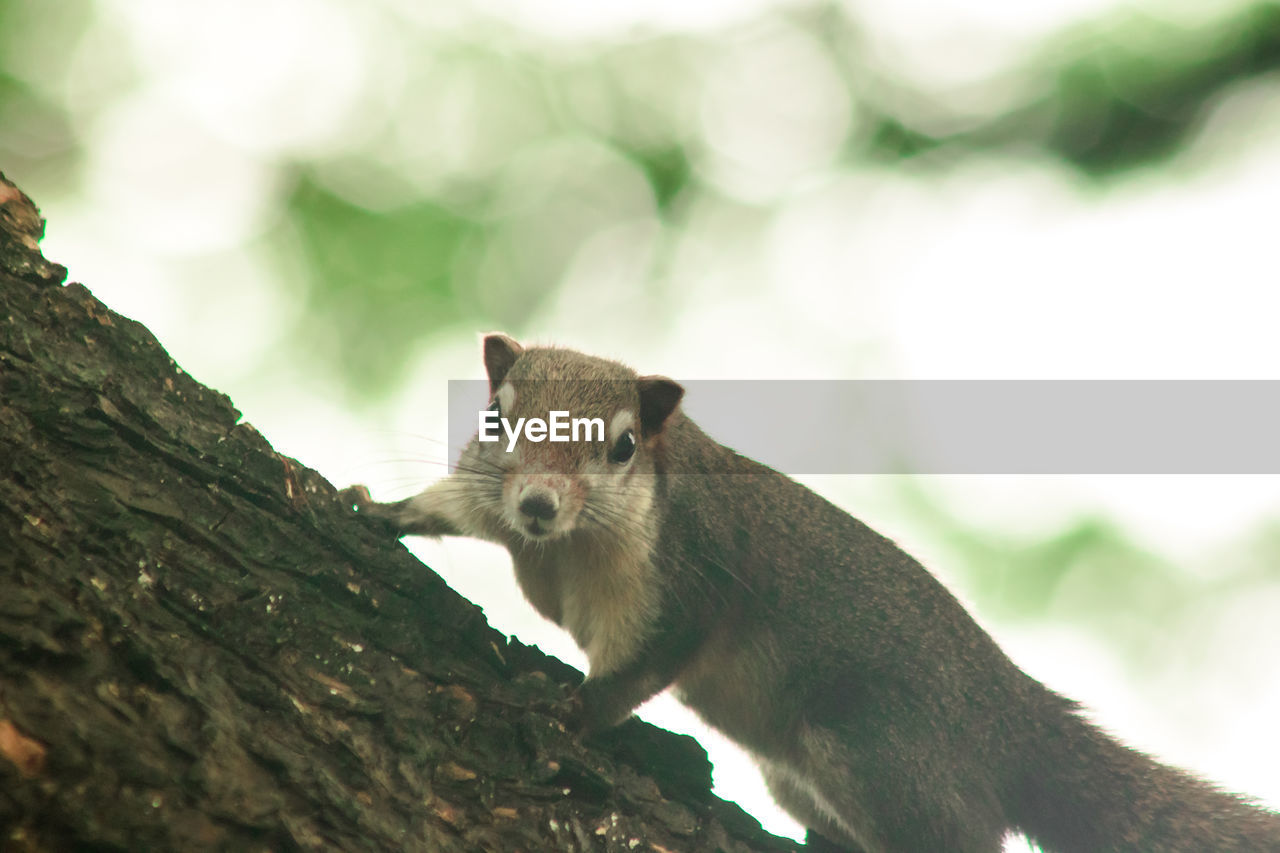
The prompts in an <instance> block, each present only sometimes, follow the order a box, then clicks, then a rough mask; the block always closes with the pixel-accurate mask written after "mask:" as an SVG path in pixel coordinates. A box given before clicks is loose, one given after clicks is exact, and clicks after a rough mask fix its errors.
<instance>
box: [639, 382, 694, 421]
mask: <svg viewBox="0 0 1280 853" xmlns="http://www.w3.org/2000/svg"><path fill="white" fill-rule="evenodd" d="M639 384H640V432H641V433H642V434H644V435H645V436H652V435H657V434H658V433H660V432H662V426H663V424H665V423H666V422H667V418H668V417H670V416H671V413H672V412H674V411H675V410H676V406H679V405H680V398H682V397H683V396H684V388H682V387H681V386H680V383H678V382H676V381H675V380H673V379H668V378H667V377H665V376H641V377H640V379H639Z"/></svg>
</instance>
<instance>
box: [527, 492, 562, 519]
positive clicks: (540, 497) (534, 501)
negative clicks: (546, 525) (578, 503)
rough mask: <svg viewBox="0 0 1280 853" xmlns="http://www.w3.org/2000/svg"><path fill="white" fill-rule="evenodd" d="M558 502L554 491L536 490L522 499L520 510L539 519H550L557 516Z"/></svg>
mask: <svg viewBox="0 0 1280 853" xmlns="http://www.w3.org/2000/svg"><path fill="white" fill-rule="evenodd" d="M557 503H558V502H557V501H556V499H555V494H554V493H545V492H535V493H534V494H531V495H528V496H527V497H524V498H522V499H521V500H520V512H522V513H523V514H525V515H527V516H529V517H530V518H536V519H538V520H539V521H550V520H551V519H553V518H555V517H556V512H557V511H558V509H559V508H558V507H557V506H556V504H557Z"/></svg>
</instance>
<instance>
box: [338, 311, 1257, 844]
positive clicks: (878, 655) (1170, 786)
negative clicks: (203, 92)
mask: <svg viewBox="0 0 1280 853" xmlns="http://www.w3.org/2000/svg"><path fill="white" fill-rule="evenodd" d="M483 352H484V365H485V369H486V371H487V373H488V377H489V389H490V392H491V403H490V405H489V412H490V413H493V414H494V415H495V422H496V419H497V418H499V417H500V418H506V419H507V420H508V422H512V421H514V422H518V421H516V419H517V418H519V417H524V418H535V417H541V418H546V417H547V416H548V414H549V413H552V412H556V411H564V412H572V413H573V414H575V415H583V416H587V417H589V418H598V419H599V420H600V422H601V424H602V426H603V428H604V429H603V432H604V435H603V436H600V437H601V438H602V439H603V440H596V441H576V442H572V441H571V442H549V441H537V440H531V434H530V433H525V435H524V437H523V438H520V439H519V440H516V439H514V438H513V439H512V440H511V441H510V442H508V441H506V440H505V438H504V440H502V441H498V442H494V441H492V440H488V441H480V440H479V438H480V437H481V436H480V435H479V434H477V436H476V437H475V438H473V439H472V440H471V442H470V443H469V444H468V445H467V447H466V448H465V449H464V451H463V453H462V456H461V458H460V460H459V462H458V464H457V466H456V468H455V469H454V471H453V472H452V473H451V474H450V475H449V476H448V477H446V478H444V479H443V480H441V481H439V482H437V483H435V484H434V485H432V486H430V487H429V488H427V489H426V490H425V491H423V492H422V493H420V494H418V495H417V496H415V497H411V498H408V499H406V500H403V501H399V502H394V503H375V502H373V501H372V500H371V499H370V497H369V493H368V490H367V489H365V488H364V487H362V486H353V487H351V488H349V489H348V490H346V491H345V492H344V493H343V494H344V497H345V498H347V499H348V502H349V503H351V504H353V505H354V506H355V508H356V509H357V511H359V512H362V513H366V514H368V515H370V516H372V517H374V518H377V519H380V520H382V521H384V522H387V523H390V524H391V525H393V526H395V527H396V528H397V530H398V533H400V534H419V535H427V536H442V535H463V536H472V537H478V538H480V539H484V540H488V541H492V542H496V543H499V544H502V545H504V546H506V548H507V549H508V550H509V551H510V552H511V556H512V560H513V563H514V567H515V576H516V580H517V582H518V583H519V585H520V588H521V591H522V592H523V593H524V595H525V597H526V598H527V599H528V600H529V602H530V603H531V604H532V605H533V606H534V608H536V609H537V611H538V612H539V613H541V614H542V615H543V616H545V617H546V618H548V619H550V620H551V621H553V622H555V623H557V624H559V625H560V626H562V627H564V628H565V629H567V630H568V631H569V632H570V634H571V635H572V636H573V639H574V641H575V642H576V643H577V644H578V645H579V646H580V647H581V648H582V649H583V651H584V652H585V653H586V655H587V658H588V661H589V664H590V666H589V676H588V677H587V679H586V680H585V681H584V682H583V683H582V685H581V686H580V687H579V688H578V691H577V693H576V694H575V702H574V708H575V719H574V724H575V725H577V726H579V727H580V729H581V730H582V731H584V732H586V733H590V732H594V731H599V730H601V729H604V728H608V727H611V726H613V725H616V724H618V723H620V722H622V721H623V720H625V719H626V718H627V717H629V716H630V715H631V713H632V711H633V710H634V709H635V708H636V707H637V706H639V705H640V704H641V703H643V702H644V701H645V700H647V699H649V698H650V697H652V696H654V695H656V694H657V693H659V692H661V691H662V690H664V689H665V688H667V687H672V686H673V687H674V689H675V694H676V697H677V698H678V699H679V700H680V701H681V702H683V703H684V704H686V705H688V706H689V707H690V708H692V709H693V710H694V711H695V712H696V713H697V714H698V715H699V716H700V717H701V718H702V719H703V720H705V721H706V722H707V723H708V724H709V725H711V726H712V727H714V728H716V729H718V730H720V731H721V732H723V733H724V734H725V735H726V736H728V737H729V738H730V739H731V740H733V741H735V742H737V743H738V744H739V745H741V746H742V747H744V748H745V749H746V750H747V751H748V752H749V753H751V755H752V756H753V758H754V759H755V760H756V762H757V763H758V765H759V766H760V768H761V770H762V773H763V775H764V778H765V781H766V783H767V785H768V787H769V790H770V792H771V793H772V794H773V796H774V798H775V799H776V800H777V801H778V803H779V804H780V805H781V806H782V807H783V808H784V809H786V810H787V811H788V812H789V813H790V814H791V815H793V816H794V817H795V818H796V819H797V820H798V821H799V822H800V823H802V824H803V825H804V826H805V827H806V828H807V833H808V834H807V840H808V843H809V844H812V845H814V846H815V847H825V849H836V850H847V851H855V853H998V851H1000V850H1001V849H1002V844H1003V840H1004V838H1005V837H1006V836H1008V835H1010V834H1011V833H1022V834H1023V835H1025V836H1027V837H1028V838H1030V839H1031V840H1032V841H1034V842H1035V843H1037V844H1039V845H1040V846H1041V847H1042V848H1043V849H1044V850H1046V851H1053V853H1209V851H1213V853H1267V851H1274V853H1280V814H1276V813H1274V812H1271V811H1267V810H1265V809H1263V808H1261V807H1259V806H1256V805H1254V804H1252V803H1251V802H1250V801H1249V800H1247V799H1246V798H1243V797H1240V796H1237V795H1235V794H1230V793H1226V792H1224V791H1222V790H1219V789H1218V788H1216V787H1214V786H1212V785H1210V784H1209V783H1207V782H1204V781H1202V780H1200V779H1198V778H1196V777H1194V776H1192V775H1190V774H1188V773H1186V772H1184V771H1182V770H1178V769H1175V768H1173V767H1169V766H1166V765H1164V764H1161V763H1159V762H1157V761H1155V760H1154V759H1152V758H1150V757H1148V756H1147V755H1145V754H1143V753H1141V752H1138V751H1136V750H1134V749H1131V748H1129V747H1127V746H1125V745H1123V744H1121V743H1119V742H1118V741H1116V740H1115V739H1113V738H1112V737H1110V736H1109V735H1107V734H1105V733H1104V732H1103V731H1102V730H1101V729H1099V728H1097V727H1096V726H1094V725H1093V724H1091V723H1090V722H1088V721H1087V720H1085V719H1084V718H1083V717H1082V716H1081V713H1080V706H1078V705H1077V704H1076V703H1075V702H1073V701H1071V700H1069V699H1066V698H1064V697H1062V696H1060V695H1058V694H1057V693H1054V692H1053V691H1051V690H1050V689H1048V688H1047V687H1045V686H1044V685H1042V684H1041V683H1040V682H1038V681H1036V680H1035V679H1033V678H1031V677H1030V676H1028V675H1027V674H1025V673H1024V672H1022V670H1020V669H1019V668H1018V667H1017V666H1016V665H1015V664H1014V663H1013V662H1012V661H1011V660H1010V659H1009V658H1008V657H1007V656H1006V655H1005V654H1004V652H1003V651H1002V650H1001V649H1000V647H999V646H998V645H997V644H996V642H995V641H994V640H993V639H992V638H991V637H990V636H989V635H988V634H987V633H986V632H985V631H984V630H983V629H982V628H981V627H979V626H978V624H977V623H976V622H975V621H974V620H973V618H972V617H971V616H970V615H969V614H968V612H967V611H966V610H965V609H964V608H963V607H962V606H961V604H960V603H959V602H958V601H957V600H956V599H955V598H954V597H953V596H952V595H951V593H950V592H948V591H947V589H946V588H945V587H944V586H943V585H942V584H941V583H940V582H939V581H938V580H937V579H935V578H934V577H933V575H931V574H930V573H929V572H928V571H927V570H926V569H925V568H924V567H923V566H922V565H920V564H919V563H918V562H916V561H915V560H914V559H913V558H911V557H910V556H908V555H907V554H906V553H905V552H904V551H902V550H901V549H899V548H898V547H897V545H895V544H894V543H893V542H891V541H890V540H889V539H887V538H885V537H883V536H881V535H879V534H878V533H876V532H875V531H873V530H872V529H871V528H869V527H868V526H867V525H865V524H863V523H862V522H861V521H858V520H857V519H855V518H853V517H852V516H851V515H849V514H847V513H846V512H844V511H843V510H841V509H840V508H838V507H836V506H835V505H834V504H832V503H830V502H828V501H827V500H825V499H824V498H822V497H821V496H819V495H818V494H816V493H815V492H813V491H810V490H809V489H807V488H805V487H804V486H802V485H800V484H799V483H797V482H795V481H794V480H792V479H790V478H788V477H786V476H784V475H783V474H781V473H779V472H777V471H775V470H773V469H772V468H768V467H766V466H764V465H762V464H760V463H757V462H754V461H752V460H751V459H748V458H746V457H744V456H741V455H739V454H737V453H735V452H734V451H732V450H730V449H729V448H727V447H724V446H722V445H720V444H718V443H717V442H716V441H715V440H713V439H712V438H710V437H708V436H707V435H706V434H705V433H703V432H702V430H701V429H699V428H698V426H697V425H696V424H694V423H693V421H691V420H690V419H689V418H687V417H685V416H684V414H683V412H682V411H681V408H680V403H681V399H682V397H683V394H684V389H683V388H682V386H681V385H679V384H678V383H676V382H675V381H673V380H671V379H668V378H666V377H662V376H640V375H638V374H637V373H636V372H635V371H633V370H631V369H630V368H628V367H626V366H624V365H622V364H620V363H617V362H614V361H609V360H605V359H602V358H596V357H592V356H588V355H584V354H582V353H579V352H576V351H573V350H568V349H560V348H551V347H529V348H525V347H522V346H521V345H520V344H519V343H517V342H516V341H515V340H513V339H512V338H510V337H507V336H505V335H502V334H490V335H487V336H485V338H484V346H483ZM481 414H482V417H483V416H485V413H481Z"/></svg>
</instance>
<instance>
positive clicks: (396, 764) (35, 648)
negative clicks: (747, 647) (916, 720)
mask: <svg viewBox="0 0 1280 853" xmlns="http://www.w3.org/2000/svg"><path fill="white" fill-rule="evenodd" d="M42 233H43V222H42V220H41V219H40V218H39V214H38V213H37V212H36V210H35V208H34V207H33V206H32V205H31V203H30V201H29V200H28V199H27V198H26V197H25V196H23V195H22V194H21V193H20V192H18V191H17V190H16V189H15V188H13V187H12V185H11V184H9V183H8V182H7V181H4V180H3V176H0V850H71V849H93V850H183V851H187V850H237V851H242V850H422V851H454V850H457V851H477V850H493V851H503V853H507V852H508V851H516V850H528V851H534V850H566V851H577V850H609V851H612V850H617V851H628V853H630V851H634V850H659V851H661V850H667V851H713V850H725V851H746V850H778V851H781V850H794V849H797V848H796V845H794V844H793V843H791V842H787V841H784V840H780V839H777V838H774V837H773V836H770V835H768V834H766V833H764V832H762V831H761V830H760V828H759V826H758V824H756V822H755V821H754V820H752V819H751V818H749V817H747V816H746V815H745V814H744V813H743V812H742V811H741V810H740V809H738V808H737V807H736V806H733V805H731V804H728V803H724V802H722V801H720V800H718V799H716V798H715V797H713V796H712V795H711V794H710V791H709V783H710V768H709V765H708V763H707V760H706V756H705V753H703V751H702V750H701V748H700V747H698V745H697V744H696V743H695V742H694V741H693V740H692V739H690V738H685V737H678V736H676V735H673V734H670V733H668V732H664V731H661V730H658V729H654V728H652V727H650V726H648V725H645V724H642V723H639V722H638V721H635V720H632V721H631V722H629V723H628V724H626V725H625V726H622V727H620V728H619V729H618V730H616V731H615V732H612V733H610V734H609V735H608V736H606V737H605V738H602V739H601V740H600V742H599V743H593V744H592V747H591V748H588V747H584V746H583V745H582V744H581V743H580V742H579V741H578V740H576V739H575V738H573V737H571V736H570V735H568V734H566V732H565V730H564V728H563V726H562V725H561V723H560V721H559V716H560V712H561V711H562V710H563V705H564V703H563V701H562V697H563V695H564V691H565V689H566V685H568V684H572V683H574V682H575V681H576V680H577V679H579V678H580V676H579V675H578V674H577V673H576V671H574V670H572V669H570V668H569V667H567V666H566V665H564V664H562V663H560V662H559V661H557V660H555V659H554V658H549V657H546V656H544V655H543V654H541V653H540V652H539V651H538V650H537V649H534V648H530V647H526V646H523V645H521V644H520V643H519V642H518V641H516V640H507V639H506V638H505V637H503V636H502V635H501V634H499V633H498V632H497V631H495V630H493V629H492V628H490V627H489V626H488V624H487V623H486V622H485V620H484V618H483V616H482V615H481V612H480V610H479V609H478V608H477V607H475V606H474V605H472V604H470V603H469V602H467V601H465V600H463V599H462V598H461V597H459V596H458V595H457V594H456V593H454V592H453V591H452V590H450V589H449V588H448V587H447V586H446V585H445V584H444V582H443V581H442V580H441V579H440V578H439V577H438V576H437V575H436V574H434V573H433V572H432V571H430V570H429V569H428V568H426V567H425V566H423V565H422V564H420V563H419V562H418V561H417V560H415V559H414V558H413V557H411V556H410V555H409V553H408V552H407V551H405V549H404V548H403V547H401V546H400V545H399V544H398V543H396V542H395V540H394V539H393V538H392V536H391V535H390V534H389V533H386V532H384V531H380V530H377V529H375V528H373V527H372V526H370V525H369V524H368V523H367V522H366V521H365V520H364V519H361V518H360V517H358V516H356V515H355V514H353V513H352V512H350V511H349V508H348V507H344V506H342V505H341V504H340V503H339V502H338V501H337V500H336V498H335V491H334V488H333V487H332V486H331V485H330V484H329V483H328V482H327V481H325V480H324V479H323V478H322V477H320V476H319V475H318V474H316V473H315V472H314V471H311V470H308V469H307V468H304V467H302V466H301V465H299V464H298V463H297V462H295V461H293V460H291V459H288V458H286V457H283V456H280V455H278V454H277V453H275V452H274V451H273V450H272V449H271V446H270V445H269V444H268V443H267V441H266V440H265V439H264V438H263V437H262V436H261V435H259V434H258V433H257V431H255V430H254V428H253V427H252V426H250V425H249V424H247V423H242V422H240V419H239V413H238V412H236V410H235V409H234V408H233V407H232V405H231V402H230V401H229V400H228V399H227V398H226V397H225V396H223V395H222V394H219V393H217V392H215V391H211V390H210V389H208V388H205V387H204V386H202V385H200V384H199V383H198V382H196V381H195V380H194V379H192V378H191V377H190V376H188V375H187V374H185V373H184V372H182V370H181V369H180V368H178V366H177V365H175V364H174V362H173V361H172V360H171V359H170V358H169V356H168V355H167V354H166V353H165V351H164V349H162V348H161V346H160V345H159V343H157V341H156V340H155V338H154V337H153V336H152V335H151V334H150V332H148V331H147V330H146V329H145V328H144V327H143V326H141V325H139V324H138V323H135V322H133V321H131V320H128V319H126V318H124V317H121V316H120V315H118V314H115V313H113V312H112V311H111V310H109V309H108V308H106V307H105V306H104V305H103V304H102V303H100V302H98V301H97V300H96V299H94V297H93V296H92V295H91V294H90V293H89V291H88V290H87V289H85V288H84V287H83V286H82V285H79V284H69V285H65V286H63V285H62V284H61V282H62V280H63V277H64V276H65V273H66V271H65V270H64V269H63V268H61V267H59V266H57V265H55V264H50V263H49V262H47V261H45V260H44V258H42V257H41V256H40V253H39V249H38V246H37V241H38V239H39V238H40V236H41V235H42Z"/></svg>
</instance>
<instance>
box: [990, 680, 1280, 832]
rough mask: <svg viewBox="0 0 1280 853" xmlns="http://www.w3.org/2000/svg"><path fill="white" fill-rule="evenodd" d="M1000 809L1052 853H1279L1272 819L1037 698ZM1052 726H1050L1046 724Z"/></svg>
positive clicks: (1072, 707) (1048, 695) (1279, 823)
mask: <svg viewBox="0 0 1280 853" xmlns="http://www.w3.org/2000/svg"><path fill="white" fill-rule="evenodd" d="M1040 699H1041V701H1042V702H1043V707H1044V709H1045V710H1044V713H1042V714H1037V715H1035V718H1036V721H1037V722H1035V723H1034V725H1035V728H1036V731H1035V732H1034V733H1031V737H1030V739H1029V741H1028V742H1026V743H1023V744H1021V745H1020V746H1019V747H1018V750H1017V751H1018V752H1019V753H1020V756H1019V757H1020V758H1021V760H1020V761H1016V762H1015V763H1016V764H1017V765H1018V774H1017V776H1016V778H1015V779H1013V780H1012V782H1013V784H1012V790H1011V791H1010V792H1009V794H1010V796H1009V798H1008V801H1007V805H1008V807H1009V816H1010V817H1011V818H1012V819H1013V821H1014V822H1015V824H1016V825H1017V827H1018V829H1019V830H1021V831H1022V832H1024V833H1025V834H1026V835H1027V836H1028V837H1029V838H1031V840H1033V841H1034V842H1036V843H1037V844H1039V845H1041V846H1042V847H1043V848H1044V850H1046V851H1052V853H1280V814H1276V813H1274V812H1269V811H1266V810H1265V809H1262V808H1259V807H1257V806H1255V805H1252V804H1251V803H1249V802H1248V801H1247V800H1245V799H1243V798H1241V797H1238V796H1236V795H1234V794H1229V793H1226V792H1225V791H1222V790H1219V789H1218V788H1215V787H1214V786H1212V785H1210V784H1208V783H1207V782H1204V781H1202V780H1200V779H1197V778H1195V777H1194V776H1191V775H1190V774H1188V773H1185V772H1183V771H1181V770H1177V769H1175V768H1173V767H1169V766H1166V765H1164V764H1160V763H1159V762H1157V761H1155V760H1153V759H1151V758H1150V757H1148V756H1146V755H1144V754H1143V753H1141V752H1138V751H1137V750H1134V749H1130V748H1129V747H1127V746H1124V745H1123V744H1121V743H1118V742H1117V741H1116V740H1114V739H1113V738H1111V737H1110V736H1108V735H1107V734H1106V733H1104V732H1103V731H1101V730H1100V729H1098V728H1097V727H1096V726H1094V725H1092V724H1091V723H1089V722H1088V721H1086V720H1084V719H1082V718H1081V717H1080V715H1079V710H1078V706H1077V705H1076V704H1075V703H1074V702H1071V701H1069V700H1067V699H1064V698H1063V697H1061V696H1058V695H1057V694H1055V693H1052V692H1050V691H1048V690H1044V693H1043V694H1042V696H1041V697H1040ZM1049 721H1053V722H1049Z"/></svg>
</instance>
